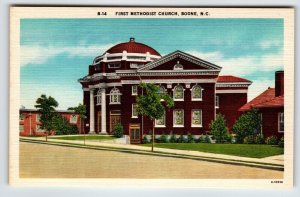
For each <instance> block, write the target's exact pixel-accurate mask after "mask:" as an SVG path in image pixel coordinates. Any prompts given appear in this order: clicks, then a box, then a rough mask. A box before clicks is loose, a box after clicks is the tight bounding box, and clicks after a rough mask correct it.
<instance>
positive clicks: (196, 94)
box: [192, 85, 203, 101]
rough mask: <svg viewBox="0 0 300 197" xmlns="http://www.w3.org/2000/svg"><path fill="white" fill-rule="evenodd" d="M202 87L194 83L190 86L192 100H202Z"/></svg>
mask: <svg viewBox="0 0 300 197" xmlns="http://www.w3.org/2000/svg"><path fill="white" fill-rule="evenodd" d="M202 90H203V89H202V88H201V86H199V85H194V86H193V88H192V101H202Z"/></svg>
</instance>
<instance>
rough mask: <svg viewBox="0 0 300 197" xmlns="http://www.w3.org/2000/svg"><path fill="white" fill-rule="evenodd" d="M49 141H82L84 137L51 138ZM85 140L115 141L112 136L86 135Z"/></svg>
mask: <svg viewBox="0 0 300 197" xmlns="http://www.w3.org/2000/svg"><path fill="white" fill-rule="evenodd" d="M49 139H58V140H84V136H83V135H80V136H51V137H49ZM85 139H86V140H113V139H116V138H115V137H112V136H103V135H86V136H85Z"/></svg>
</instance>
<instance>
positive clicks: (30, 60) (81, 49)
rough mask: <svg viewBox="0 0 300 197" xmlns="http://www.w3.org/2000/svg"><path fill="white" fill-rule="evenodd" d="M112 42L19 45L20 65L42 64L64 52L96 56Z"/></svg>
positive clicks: (110, 45) (73, 54) (82, 55)
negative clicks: (86, 44) (88, 44)
mask: <svg viewBox="0 0 300 197" xmlns="http://www.w3.org/2000/svg"><path fill="white" fill-rule="evenodd" d="M113 45H114V44H106V45H90V46H83V45H79V46H74V47H54V46H49V47H46V46H38V45H36V46H26V45H25V46H21V66H26V65H28V64H43V63H46V62H47V61H48V59H50V58H52V57H54V56H57V55H59V54H62V53H65V54H68V55H69V56H71V57H72V56H81V57H96V56H97V55H101V54H102V53H104V52H105V51H106V50H107V49H108V48H110V47H112V46H113Z"/></svg>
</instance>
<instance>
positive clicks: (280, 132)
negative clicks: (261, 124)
mask: <svg viewBox="0 0 300 197" xmlns="http://www.w3.org/2000/svg"><path fill="white" fill-rule="evenodd" d="M281 113H283V125H284V112H278V133H284V128H283V131H280V114H281Z"/></svg>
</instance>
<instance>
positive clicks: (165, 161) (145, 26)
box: [9, 6, 294, 189]
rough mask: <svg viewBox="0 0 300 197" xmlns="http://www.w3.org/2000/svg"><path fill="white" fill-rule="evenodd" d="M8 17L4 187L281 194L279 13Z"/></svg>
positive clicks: (80, 10)
mask: <svg viewBox="0 0 300 197" xmlns="http://www.w3.org/2000/svg"><path fill="white" fill-rule="evenodd" d="M10 17H11V18H10V114H9V116H10V139H9V144H10V152H9V162H10V164H9V182H10V184H12V185H17V186H97V187H181V188H182V187H184V188H272V189H278V188H292V187H293V141H294V139H293V138H294V135H293V133H294V126H293V125H294V122H293V120H294V9H293V8H207V7H205V8H201V7H181V8H179V7H176V8H175V7H26V6H25V7H24V6H13V7H11V9H10ZM284 97H285V98H284Z"/></svg>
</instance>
